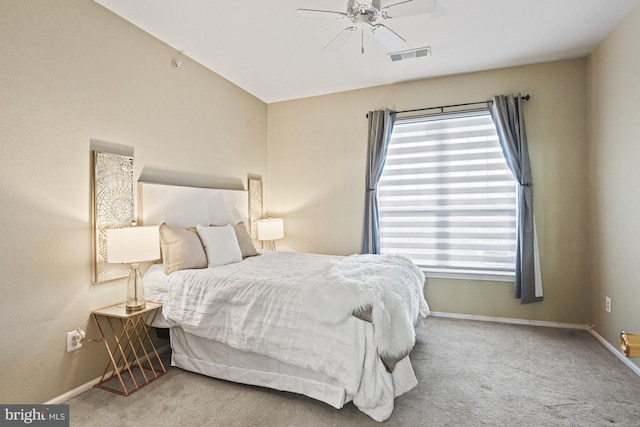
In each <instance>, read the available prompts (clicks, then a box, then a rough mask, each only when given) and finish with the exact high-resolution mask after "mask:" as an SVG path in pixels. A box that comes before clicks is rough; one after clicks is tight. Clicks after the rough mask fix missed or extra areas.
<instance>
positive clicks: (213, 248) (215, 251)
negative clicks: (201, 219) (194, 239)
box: [196, 224, 242, 267]
mask: <svg viewBox="0 0 640 427" xmlns="http://www.w3.org/2000/svg"><path fill="white" fill-rule="evenodd" d="M196 228H197V230H198V235H199V236H200V240H202V244H203V245H204V251H205V252H206V254H207V261H208V265H209V267H217V266H219V265H225V264H231V263H232V262H238V261H242V252H241V251H240V246H239V245H238V238H237V237H236V232H235V230H234V229H233V227H232V226H231V225H225V226H224V227H205V226H202V225H200V224H198V225H197V226H196Z"/></svg>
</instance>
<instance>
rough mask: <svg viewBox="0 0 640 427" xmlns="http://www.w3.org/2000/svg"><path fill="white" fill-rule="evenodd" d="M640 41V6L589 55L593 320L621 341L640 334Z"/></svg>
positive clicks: (606, 334)
mask: <svg viewBox="0 0 640 427" xmlns="http://www.w3.org/2000/svg"><path fill="white" fill-rule="evenodd" d="M638 40H640V5H637V6H636V7H635V8H634V9H633V10H632V11H631V12H630V13H629V14H628V15H627V16H626V17H625V18H624V20H623V21H622V22H621V23H620V24H619V25H618V26H617V27H616V29H615V30H614V31H613V32H612V33H611V34H610V35H609V36H608V37H607V38H606V39H605V40H604V42H602V43H601V44H600V46H599V47H598V48H597V50H596V51H595V52H594V53H593V55H592V56H591V58H590V61H589V72H590V75H589V77H590V78H589V81H590V85H589V96H590V101H589V105H590V111H589V123H590V126H589V135H590V138H589V151H588V153H589V154H588V157H589V236H590V240H591V242H590V243H591V244H590V247H591V251H590V258H589V259H590V262H589V266H590V270H589V271H590V282H591V284H592V286H591V293H590V301H589V323H590V324H595V329H596V331H597V332H598V333H599V334H601V335H602V336H603V337H604V338H605V339H606V340H607V341H609V342H610V343H612V344H613V345H614V346H616V347H617V346H618V336H619V334H620V331H621V330H626V331H630V332H636V333H640V262H639V258H640V220H639V215H640V201H639V199H638V193H639V192H638V183H639V182H640V168H639V167H638V161H639V160H640V107H638V105H639V104H638V101H639V100H640V49H638ZM605 296H609V297H610V298H611V300H612V313H611V314H609V313H607V312H605V310H604V306H605V305H604V301H605ZM636 363H637V362H636Z"/></svg>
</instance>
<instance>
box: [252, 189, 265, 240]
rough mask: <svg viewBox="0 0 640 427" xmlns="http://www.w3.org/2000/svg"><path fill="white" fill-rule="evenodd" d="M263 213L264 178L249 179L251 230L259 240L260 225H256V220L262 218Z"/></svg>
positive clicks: (254, 238)
mask: <svg viewBox="0 0 640 427" xmlns="http://www.w3.org/2000/svg"><path fill="white" fill-rule="evenodd" d="M262 215H263V199H262V180H260V179H249V232H250V233H251V237H252V238H253V240H258V226H257V225H256V221H258V220H259V219H262Z"/></svg>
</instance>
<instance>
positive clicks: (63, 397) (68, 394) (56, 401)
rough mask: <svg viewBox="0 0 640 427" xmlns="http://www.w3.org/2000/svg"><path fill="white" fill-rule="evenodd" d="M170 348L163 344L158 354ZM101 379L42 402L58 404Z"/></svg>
mask: <svg viewBox="0 0 640 427" xmlns="http://www.w3.org/2000/svg"><path fill="white" fill-rule="evenodd" d="M170 348H171V346H170V345H169V344H167V345H164V346H162V347H160V348H158V354H162V353H164V352H166V351H169V349H170ZM153 358H155V355H153ZM107 374H110V373H109V372H107ZM101 379H102V377H98V378H96V379H93V380H91V381H89V382H87V383H84V384H82V385H81V386H79V387H76V388H74V389H73V390H69V391H68V392H66V393H63V394H61V395H60V396H57V397H54V398H53V399H51V400H49V401H47V402H44V405H58V404H61V403H64V402H66V401H67V400H69V399H71V398H74V397H76V396H78V395H80V394H82V393H84V392H85V391H87V390H90V389H91V388H92V387H93V386H94V385H96V384H98V383H99V382H100V380H101Z"/></svg>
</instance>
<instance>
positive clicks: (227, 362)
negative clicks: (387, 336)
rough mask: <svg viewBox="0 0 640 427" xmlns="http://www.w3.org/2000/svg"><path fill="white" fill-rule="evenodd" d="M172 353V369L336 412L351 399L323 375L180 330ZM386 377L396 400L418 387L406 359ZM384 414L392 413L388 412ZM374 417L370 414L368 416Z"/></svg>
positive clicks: (175, 329)
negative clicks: (305, 400) (290, 397)
mask: <svg viewBox="0 0 640 427" xmlns="http://www.w3.org/2000/svg"><path fill="white" fill-rule="evenodd" d="M171 350H172V354H171V365H172V366H176V367H178V368H181V369H184V370H187V371H191V372H196V373H199V374H203V375H206V376H209V377H213V378H219V379H222V380H227V381H232V382H236V383H240V384H249V385H254V386H260V387H267V388H270V389H274V390H280V391H286V392H292V393H298V394H302V395H305V396H308V397H310V398H312V399H315V400H319V401H321V402H324V403H326V404H329V405H331V406H333V407H334V408H337V409H340V408H342V407H343V406H344V405H345V404H346V403H348V402H350V401H351V400H352V396H350V395H349V394H347V392H346V391H345V389H344V388H343V387H342V386H341V385H340V384H339V383H338V382H337V381H336V380H335V379H333V378H331V377H329V376H328V375H326V374H324V373H322V372H318V371H315V370H312V369H308V368H303V367H299V366H295V365H292V364H289V363H285V362H281V361H279V360H277V359H274V358H272V357H268V356H264V355H260V354H255V353H249V352H244V351H240V350H236V349H234V348H231V347H229V346H227V345H225V344H223V343H220V342H216V341H211V340H208V339H206V338H202V337H198V336H195V335H192V334H189V333H186V332H185V331H184V330H183V329H182V328H180V327H173V328H171ZM389 375H391V377H392V381H393V384H394V388H395V395H396V396H400V395H401V394H403V393H405V392H407V391H409V390H411V389H412V388H414V387H415V386H416V385H417V383H418V381H417V379H416V377H415V374H414V371H413V367H412V366H411V362H410V360H409V357H405V358H404V359H402V360H401V361H400V362H398V364H397V365H396V367H395V369H394V371H393V374H389ZM391 404H392V402H391ZM361 409H362V408H361ZM378 409H383V408H378ZM372 411H373V412H374V414H375V412H377V410H376V409H373V408H372ZM383 411H384V412H386V411H389V414H390V412H391V411H390V410H388V409H383ZM363 412H365V413H368V412H369V411H363ZM384 412H383V413H384ZM374 414H371V413H369V415H370V416H371V415H374ZM387 416H388V415H387ZM375 418H377V417H374V419H375Z"/></svg>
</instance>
